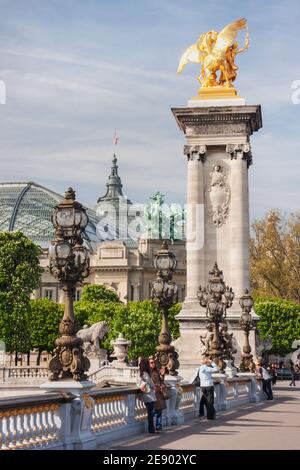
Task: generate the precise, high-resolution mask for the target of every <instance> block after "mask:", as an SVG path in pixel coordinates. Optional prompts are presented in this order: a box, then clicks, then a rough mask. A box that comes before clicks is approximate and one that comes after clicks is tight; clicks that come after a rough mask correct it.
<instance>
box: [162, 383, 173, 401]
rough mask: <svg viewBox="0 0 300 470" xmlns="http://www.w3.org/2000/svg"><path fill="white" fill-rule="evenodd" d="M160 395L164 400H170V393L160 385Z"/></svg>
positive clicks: (164, 386) (165, 387)
mask: <svg viewBox="0 0 300 470" xmlns="http://www.w3.org/2000/svg"><path fill="white" fill-rule="evenodd" d="M161 394H162V396H163V397H164V399H165V400H169V399H170V398H171V391H170V389H169V388H168V387H167V386H166V385H162V387H161Z"/></svg>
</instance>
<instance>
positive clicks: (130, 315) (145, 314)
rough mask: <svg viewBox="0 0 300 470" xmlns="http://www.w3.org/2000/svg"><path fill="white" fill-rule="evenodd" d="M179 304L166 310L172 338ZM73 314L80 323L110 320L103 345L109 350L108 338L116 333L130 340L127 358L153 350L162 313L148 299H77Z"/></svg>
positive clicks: (110, 348)
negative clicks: (134, 300)
mask: <svg viewBox="0 0 300 470" xmlns="http://www.w3.org/2000/svg"><path fill="white" fill-rule="evenodd" d="M179 310H180V305H179V304H177V305H175V306H174V307H173V308H172V309H170V312H169V326H170V331H171V333H172V336H173V339H176V338H178V336H179V322H178V321H177V320H176V319H175V315H177V313H178V312H179ZM75 316H76V319H77V320H78V322H79V323H80V324H81V325H83V324H87V325H92V324H93V323H97V322H99V321H106V322H107V323H108V324H109V328H110V331H109V334H108V336H107V337H106V338H105V339H104V341H103V342H102V345H101V346H102V347H103V348H105V349H107V350H108V351H110V352H111V351H112V350H113V347H112V345H111V341H112V340H115V339H116V338H117V336H118V335H119V333H123V334H124V336H125V337H126V339H128V340H130V341H131V345H130V348H129V358H136V357H138V356H148V355H151V354H153V353H154V352H155V347H156V346H157V342H158V335H159V333H160V328H161V316H160V313H159V311H158V309H157V307H156V306H155V304H154V303H153V302H151V301H149V300H145V301H143V302H129V303H128V304H127V305H124V304H122V303H120V302H109V303H105V302H86V301H83V300H80V301H79V302H76V304H75Z"/></svg>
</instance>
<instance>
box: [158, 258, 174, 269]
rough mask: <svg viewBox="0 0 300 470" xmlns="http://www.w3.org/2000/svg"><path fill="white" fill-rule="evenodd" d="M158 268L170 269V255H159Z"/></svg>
mask: <svg viewBox="0 0 300 470" xmlns="http://www.w3.org/2000/svg"><path fill="white" fill-rule="evenodd" d="M156 265H157V268H158V269H159V270H160V271H162V272H165V271H169V269H170V268H171V267H172V264H171V260H170V258H169V256H168V255H163V256H158V257H157V261H156Z"/></svg>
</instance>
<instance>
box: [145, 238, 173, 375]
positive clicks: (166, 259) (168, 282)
mask: <svg viewBox="0 0 300 470" xmlns="http://www.w3.org/2000/svg"><path fill="white" fill-rule="evenodd" d="M176 264H177V262H176V258H175V256H174V254H173V253H171V252H170V251H169V249H168V244H167V242H166V241H164V242H163V245H162V248H161V249H160V250H159V251H158V252H157V253H156V255H155V257H154V266H155V268H156V269H157V278H156V280H155V281H154V282H153V283H152V290H151V298H152V300H153V301H154V302H155V303H156V304H157V305H158V308H159V309H160V312H161V316H162V326H161V332H160V335H159V337H158V341H159V345H158V346H157V348H156V351H157V353H156V358H157V361H158V363H159V365H160V366H161V367H166V368H167V369H168V371H169V374H170V375H177V374H178V372H177V370H176V369H178V367H179V362H178V354H177V352H176V351H175V348H174V346H171V342H172V336H171V333H170V330H169V326H168V312H169V308H171V307H172V305H174V304H175V303H176V302H177V301H178V288H177V285H176V284H175V282H173V281H172V277H173V273H174V271H175V269H176Z"/></svg>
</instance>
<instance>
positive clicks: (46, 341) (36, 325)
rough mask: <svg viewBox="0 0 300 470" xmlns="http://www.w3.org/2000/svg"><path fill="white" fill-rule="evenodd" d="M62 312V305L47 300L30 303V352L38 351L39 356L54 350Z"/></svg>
mask: <svg viewBox="0 0 300 470" xmlns="http://www.w3.org/2000/svg"><path fill="white" fill-rule="evenodd" d="M63 311H64V306H63V305H61V304H58V303H56V302H53V301H52V300H49V299H36V300H31V301H30V309H29V331H30V345H31V350H33V349H37V350H38V351H39V356H40V354H41V353H42V352H43V351H47V352H51V351H52V350H53V349H54V341H55V339H56V338H57V337H58V336H59V333H58V328H59V323H60V321H61V319H62V316H63ZM39 356H38V362H39Z"/></svg>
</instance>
